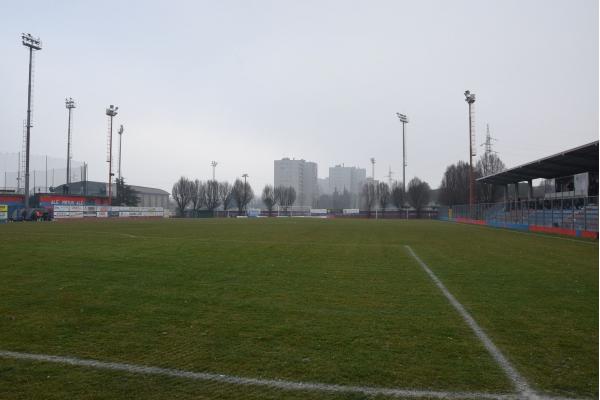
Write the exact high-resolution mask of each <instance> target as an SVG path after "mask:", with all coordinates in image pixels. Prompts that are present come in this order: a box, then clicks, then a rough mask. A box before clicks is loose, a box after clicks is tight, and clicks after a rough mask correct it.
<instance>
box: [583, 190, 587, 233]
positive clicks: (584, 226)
mask: <svg viewBox="0 0 600 400" xmlns="http://www.w3.org/2000/svg"><path fill="white" fill-rule="evenodd" d="M583 230H584V231H587V197H584V198H583Z"/></svg>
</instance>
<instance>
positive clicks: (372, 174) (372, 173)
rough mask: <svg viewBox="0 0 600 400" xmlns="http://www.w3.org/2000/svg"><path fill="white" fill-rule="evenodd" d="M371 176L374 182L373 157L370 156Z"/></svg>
mask: <svg viewBox="0 0 600 400" xmlns="http://www.w3.org/2000/svg"><path fill="white" fill-rule="evenodd" d="M371 178H372V179H373V183H375V158H374V157H371Z"/></svg>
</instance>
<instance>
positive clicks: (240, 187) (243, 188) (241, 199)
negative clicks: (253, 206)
mask: <svg viewBox="0 0 600 400" xmlns="http://www.w3.org/2000/svg"><path fill="white" fill-rule="evenodd" d="M232 195H233V199H234V200H235V203H236V204H237V208H238V213H239V215H242V214H243V212H244V209H245V208H246V206H247V205H248V203H250V201H251V200H252V199H253V198H254V191H253V190H252V187H251V186H250V184H249V183H244V182H242V180H241V179H236V180H235V183H234V184H233V190H232Z"/></svg>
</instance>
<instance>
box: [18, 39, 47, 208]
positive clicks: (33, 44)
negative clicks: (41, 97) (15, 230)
mask: <svg viewBox="0 0 600 400" xmlns="http://www.w3.org/2000/svg"><path fill="white" fill-rule="evenodd" d="M21 39H22V41H23V46H25V47H29V81H28V84H27V134H26V139H25V141H26V144H25V208H29V149H30V141H31V84H32V81H31V80H32V69H33V68H32V67H33V51H34V50H41V49H42V41H41V40H40V38H34V37H33V36H31V34H30V33H23V34H21Z"/></svg>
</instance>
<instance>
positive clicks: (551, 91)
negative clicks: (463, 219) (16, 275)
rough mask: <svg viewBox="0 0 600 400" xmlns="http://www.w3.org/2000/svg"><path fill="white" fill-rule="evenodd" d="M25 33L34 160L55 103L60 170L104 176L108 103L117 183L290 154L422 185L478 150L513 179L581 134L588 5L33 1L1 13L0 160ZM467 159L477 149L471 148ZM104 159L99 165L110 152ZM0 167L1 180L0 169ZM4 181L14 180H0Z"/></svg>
mask: <svg viewBox="0 0 600 400" xmlns="http://www.w3.org/2000/svg"><path fill="white" fill-rule="evenodd" d="M21 32H30V33H31V34H33V35H34V36H39V37H40V38H41V39H42V42H43V49H42V50H41V51H40V52H38V53H37V59H36V73H35V96H34V99H35V103H34V122H35V126H34V128H33V129H32V144H31V149H32V153H34V154H48V155H49V156H52V157H64V154H65V153H66V125H67V110H66V109H65V106H64V99H65V97H73V99H75V101H76V102H77V108H76V109H75V113H74V131H73V137H74V139H73V140H74V143H73V158H74V159H75V160H79V161H87V162H88V163H89V165H90V166H89V176H90V179H93V180H106V175H107V164H106V162H105V158H106V128H107V123H106V116H105V114H104V111H105V108H106V107H107V106H108V105H109V104H115V105H117V106H119V107H120V109H119V111H120V112H119V115H118V116H117V117H116V119H115V124H117V125H118V124H123V125H124V126H125V133H124V135H123V140H124V146H123V147H124V148H123V171H124V172H123V174H124V176H125V178H126V180H127V181H128V182H129V183H131V184H136V185H145V186H154V187H160V188H163V189H166V190H168V191H170V189H171V186H172V184H173V182H174V181H175V180H176V179H177V178H178V177H179V176H180V175H185V176H188V177H190V178H196V177H197V178H200V179H203V180H204V179H209V178H210V176H211V166H210V161H211V160H217V161H218V162H219V165H218V167H217V178H218V179H219V180H225V179H227V180H233V179H235V178H236V177H239V176H241V175H242V174H243V173H248V174H249V176H250V178H249V179H250V182H251V183H252V184H253V186H254V187H255V192H259V190H260V189H261V188H262V186H263V185H264V184H265V183H272V181H273V160H274V159H279V158H281V157H295V158H304V159H306V160H310V161H315V162H317V163H318V165H319V177H325V176H327V175H328V168H329V167H330V166H333V165H335V164H341V163H344V164H345V165H347V166H361V167H363V168H367V173H368V175H370V166H369V158H370V157H375V159H376V160H377V163H376V178H377V179H385V178H383V176H384V175H387V172H388V166H391V168H392V170H393V171H394V172H395V178H399V177H401V171H402V170H401V166H402V160H401V156H402V147H401V146H402V138H401V125H400V123H399V122H398V120H397V119H396V117H395V113H396V112H401V113H405V114H407V115H408V117H409V119H410V123H409V124H408V125H407V135H408V146H407V150H408V167H407V177H408V178H410V177H413V176H415V175H416V176H419V177H420V178H422V179H425V180H426V181H428V182H429V183H430V185H431V186H432V187H437V186H438V185H439V183H440V180H441V178H442V174H443V172H444V169H445V167H446V166H447V165H448V164H450V163H453V162H456V161H458V160H466V159H467V158H468V143H469V142H468V120H467V105H466V103H465V101H464V96H463V92H464V91H465V90H466V89H469V90H471V91H472V92H474V93H476V95H477V101H476V103H475V106H476V131H477V143H478V145H479V144H481V143H483V141H484V139H485V126H486V123H489V124H490V129H491V132H492V135H493V136H494V137H495V138H497V139H498V141H497V142H495V146H494V149H495V150H496V151H498V153H499V155H500V157H501V158H502V159H503V161H504V162H505V163H506V164H507V166H514V165H516V164H520V163H523V162H526V161H530V160H533V159H535V158H538V157H542V156H546V155H549V154H552V153H554V152H558V151H561V150H563V149H566V148H570V147H575V146H578V145H581V144H584V143H587V142H590V141H592V140H596V139H597V138H598V3H597V1H594V0H576V1H572V0H564V1H548V0H540V1H533V0H526V1H512V0H503V1H442V0H441V1H219V2H209V1H203V2H196V1H189V2H176V1H169V2H167V1H163V2H158V1H123V2H110V1H108V2H98V1H73V2H66V1H62V2H59V1H57V2H46V1H32V2H27V4H22V3H19V2H3V3H2V5H0V50H1V54H2V57H1V61H0V90H1V92H2V95H1V96H0V152H4V153H6V152H15V153H16V152H18V151H19V150H20V146H21V140H22V139H21V134H22V121H23V119H24V118H25V115H26V106H27V92H26V90H27V62H28V53H27V49H26V48H25V47H23V46H22V45H21V39H20V34H21ZM478 150H479V154H481V153H482V151H483V148H479V149H478ZM115 155H116V151H115ZM0 167H2V166H0ZM9 169H10V168H9ZM13 169H14V168H13Z"/></svg>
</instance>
